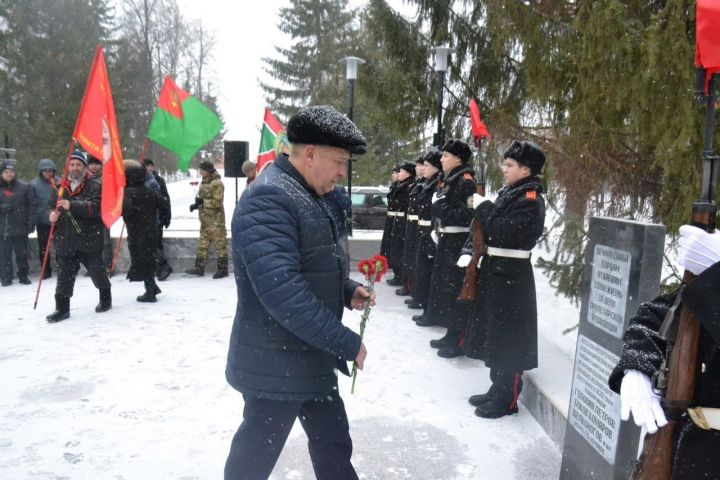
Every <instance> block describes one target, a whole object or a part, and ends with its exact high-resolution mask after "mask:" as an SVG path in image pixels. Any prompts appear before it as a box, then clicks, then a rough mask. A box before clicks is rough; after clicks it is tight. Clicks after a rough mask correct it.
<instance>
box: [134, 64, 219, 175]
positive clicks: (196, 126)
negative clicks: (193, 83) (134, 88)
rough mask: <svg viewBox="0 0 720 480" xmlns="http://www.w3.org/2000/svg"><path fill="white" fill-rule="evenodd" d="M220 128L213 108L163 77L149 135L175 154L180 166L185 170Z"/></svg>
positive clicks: (170, 79)
mask: <svg viewBox="0 0 720 480" xmlns="http://www.w3.org/2000/svg"><path fill="white" fill-rule="evenodd" d="M222 128H223V124H222V122H221V121H220V118H219V117H218V116H217V114H215V112H213V111H212V110H210V109H209V108H208V107H206V106H205V105H203V104H202V103H200V102H199V101H198V100H197V99H196V98H195V97H193V96H192V95H190V94H189V93H188V92H186V91H185V90H183V89H181V88H180V87H178V86H177V85H175V82H173V80H172V78H170V77H169V76H167V77H165V83H164V84H163V88H162V90H161V91H160V99H159V100H158V104H157V108H156V109H155V113H154V114H153V118H152V120H151V121H150V129H149V130H148V138H150V139H151V140H152V141H154V142H155V143H159V144H160V145H162V146H163V147H165V148H167V149H168V150H170V151H171V152H173V153H174V154H175V155H177V157H178V168H179V169H180V170H182V171H183V172H185V171H187V169H188V167H189V166H190V160H191V159H192V157H193V155H195V153H197V151H198V150H200V148H201V147H202V146H203V145H205V144H206V143H208V142H209V141H210V140H212V139H213V138H215V136H216V135H217V134H218V133H220V130H222Z"/></svg>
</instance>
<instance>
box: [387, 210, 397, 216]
mask: <svg viewBox="0 0 720 480" xmlns="http://www.w3.org/2000/svg"><path fill="white" fill-rule="evenodd" d="M397 213H398V212H394V211H392V210H388V212H387V214H388V217H397Z"/></svg>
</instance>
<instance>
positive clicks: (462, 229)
mask: <svg viewBox="0 0 720 480" xmlns="http://www.w3.org/2000/svg"><path fill="white" fill-rule="evenodd" d="M469 231H470V228H469V227H440V228H438V232H439V233H468V232H469Z"/></svg>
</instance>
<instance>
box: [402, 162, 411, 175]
mask: <svg viewBox="0 0 720 480" xmlns="http://www.w3.org/2000/svg"><path fill="white" fill-rule="evenodd" d="M400 170H405V171H406V172H408V173H409V174H410V175H412V176H413V177H414V176H415V164H414V163H413V162H403V163H401V164H400Z"/></svg>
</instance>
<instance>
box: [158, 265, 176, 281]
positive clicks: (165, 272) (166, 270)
mask: <svg viewBox="0 0 720 480" xmlns="http://www.w3.org/2000/svg"><path fill="white" fill-rule="evenodd" d="M157 270H158V271H157V279H158V280H160V281H161V282H162V281H164V280H167V278H168V277H169V276H170V274H171V273H172V272H173V269H172V267H171V266H170V265H169V264H168V263H167V261H166V262H165V263H164V264H162V265H160V266H159V267H158V269H157Z"/></svg>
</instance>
